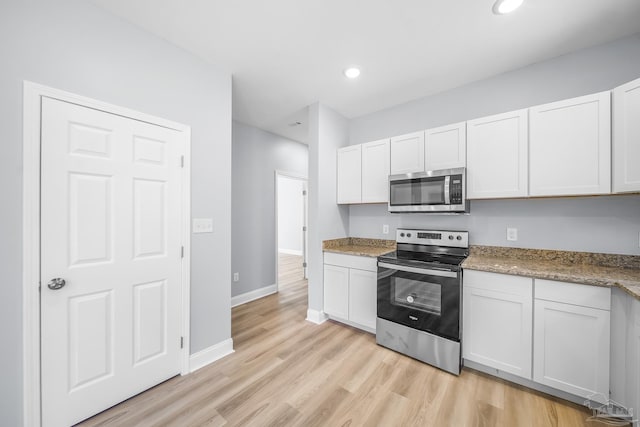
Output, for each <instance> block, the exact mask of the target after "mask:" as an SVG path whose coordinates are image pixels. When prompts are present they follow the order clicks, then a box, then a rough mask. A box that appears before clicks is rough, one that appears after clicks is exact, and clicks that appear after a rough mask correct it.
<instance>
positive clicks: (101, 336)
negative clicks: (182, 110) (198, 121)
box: [41, 98, 183, 426]
mask: <svg viewBox="0 0 640 427" xmlns="http://www.w3.org/2000/svg"><path fill="white" fill-rule="evenodd" d="M41 141H42V184H41V185H42V187H41V188H42V190H41V191H42V193H41V194H42V196H41V198H42V200H41V209H42V213H41V248H42V249H41V250H42V257H41V260H42V261H41V283H42V291H41V318H42V326H41V351H42V355H41V360H42V366H41V370H42V422H43V425H44V426H63V425H64V426H67V425H72V424H75V423H76V422H78V421H81V420H83V419H85V418H87V417H89V416H91V415H94V414H96V413H98V412H100V411H102V410H104V409H106V408H108V407H110V406H112V405H114V404H116V403H118V402H120V401H122V400H125V399H127V398H128V397H130V396H133V395H135V394H137V393H139V392H141V391H143V390H145V389H148V388H150V387H152V386H153V385H155V384H157V383H159V382H161V381H163V380H165V379H167V378H170V377H172V376H175V375H176V374H178V373H179V372H180V325H179V322H180V304H181V289H180V286H181V284H180V280H181V279H180V273H181V246H180V241H181V237H180V227H181V205H180V201H181V178H180V157H181V152H182V150H183V147H182V139H181V134H180V132H178V131H175V130H170V129H167V128H163V127H160V126H155V125H151V124H148V123H144V122H140V121H136V120H133V119H129V118H125V117H121V116H118V115H114V114H109V113H106V112H102V111H98V110H94V109H90V108H86V107H82V106H78V105H74V104H70V103H66V102H62V101H58V100H54V99H49V98H43V101H42V135H41ZM54 278H61V279H64V280H65V282H66V284H65V286H64V287H62V288H61V289H58V290H52V289H50V288H49V287H48V286H47V284H48V282H50V280H52V279H54Z"/></svg>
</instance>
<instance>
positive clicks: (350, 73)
mask: <svg viewBox="0 0 640 427" xmlns="http://www.w3.org/2000/svg"><path fill="white" fill-rule="evenodd" d="M344 75H345V76H347V77H348V78H350V79H355V78H356V77H358V76H359V75H360V68H356V67H351V68H347V69H346V70H344Z"/></svg>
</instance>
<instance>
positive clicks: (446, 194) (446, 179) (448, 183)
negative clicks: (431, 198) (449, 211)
mask: <svg viewBox="0 0 640 427" xmlns="http://www.w3.org/2000/svg"><path fill="white" fill-rule="evenodd" d="M450 186H451V175H447V176H445V177H444V204H445V205H450V204H451V193H450V192H449V191H450V190H449V188H450Z"/></svg>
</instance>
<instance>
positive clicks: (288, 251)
mask: <svg viewBox="0 0 640 427" xmlns="http://www.w3.org/2000/svg"><path fill="white" fill-rule="evenodd" d="M278 252H279V253H281V254H287V255H298V256H302V251H299V250H297V249H282V248H279V249H278Z"/></svg>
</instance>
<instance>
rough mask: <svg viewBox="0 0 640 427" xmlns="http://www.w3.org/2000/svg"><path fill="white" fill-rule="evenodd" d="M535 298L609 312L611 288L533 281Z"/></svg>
mask: <svg viewBox="0 0 640 427" xmlns="http://www.w3.org/2000/svg"><path fill="white" fill-rule="evenodd" d="M535 298H536V299H543V300H547V301H557V302H563V303H565V304H573V305H579V306H582V307H591V308H597V309H600V310H611V288H605V287H601V286H591V285H581V284H577V283H567V282H557V281H555V280H544V279H535Z"/></svg>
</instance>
